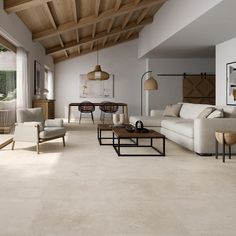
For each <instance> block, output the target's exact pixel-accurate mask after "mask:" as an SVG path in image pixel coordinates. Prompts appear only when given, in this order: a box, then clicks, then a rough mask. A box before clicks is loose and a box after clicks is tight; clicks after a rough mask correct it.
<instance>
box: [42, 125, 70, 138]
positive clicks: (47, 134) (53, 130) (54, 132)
mask: <svg viewBox="0 0 236 236" xmlns="http://www.w3.org/2000/svg"><path fill="white" fill-rule="evenodd" d="M65 133H66V130H65V128H64V127H61V128H60V127H45V129H44V131H41V132H40V133H39V137H40V138H42V139H45V138H53V137H56V136H63V135H65Z"/></svg>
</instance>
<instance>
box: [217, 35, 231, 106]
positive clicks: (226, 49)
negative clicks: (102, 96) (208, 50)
mask: <svg viewBox="0 0 236 236" xmlns="http://www.w3.org/2000/svg"><path fill="white" fill-rule="evenodd" d="M235 61H236V38H234V39H231V40H228V41H226V42H224V43H221V44H218V45H216V104H217V105H226V64H227V63H230V62H235Z"/></svg>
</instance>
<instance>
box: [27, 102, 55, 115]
mask: <svg viewBox="0 0 236 236" xmlns="http://www.w3.org/2000/svg"><path fill="white" fill-rule="evenodd" d="M54 102H55V100H47V99H35V100H33V102H32V107H33V108H35V107H42V108H43V115H44V118H45V119H54V118H55V112H54Z"/></svg>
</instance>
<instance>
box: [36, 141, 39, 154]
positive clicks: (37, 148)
mask: <svg viewBox="0 0 236 236" xmlns="http://www.w3.org/2000/svg"><path fill="white" fill-rule="evenodd" d="M36 150H37V154H39V143H37V145H36Z"/></svg>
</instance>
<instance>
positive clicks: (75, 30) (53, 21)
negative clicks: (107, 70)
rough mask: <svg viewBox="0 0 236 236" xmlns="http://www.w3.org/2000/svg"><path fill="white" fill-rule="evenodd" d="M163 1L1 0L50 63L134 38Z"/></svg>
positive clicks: (150, 19)
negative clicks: (37, 44) (23, 25)
mask: <svg viewBox="0 0 236 236" xmlns="http://www.w3.org/2000/svg"><path fill="white" fill-rule="evenodd" d="M165 1H166V0H4V8H5V11H6V12H8V13H16V14H17V16H18V17H19V18H20V19H21V20H22V21H23V22H24V24H25V25H26V26H27V27H28V28H29V30H30V31H31V32H32V38H33V40H34V41H39V42H40V43H41V44H42V45H43V46H44V47H45V49H46V54H47V55H51V56H52V57H53V59H54V62H55V63H57V62H60V61H63V60H66V59H69V58H72V57H77V56H80V55H84V54H86V53H89V52H93V51H95V50H97V47H98V48H99V49H102V48H106V47H111V46H113V45H116V44H118V43H122V42H125V41H128V40H132V39H135V38H137V37H138V34H139V31H140V30H141V29H142V28H143V27H144V26H145V25H147V24H149V23H151V22H152V20H153V16H154V15H155V13H156V12H157V11H158V10H159V8H160V7H161V5H162V4H163V3H164V2H165Z"/></svg>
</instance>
